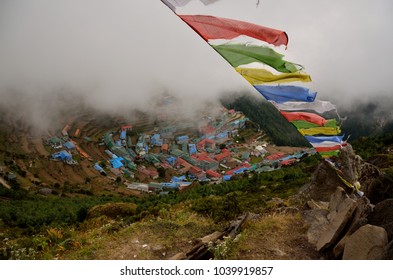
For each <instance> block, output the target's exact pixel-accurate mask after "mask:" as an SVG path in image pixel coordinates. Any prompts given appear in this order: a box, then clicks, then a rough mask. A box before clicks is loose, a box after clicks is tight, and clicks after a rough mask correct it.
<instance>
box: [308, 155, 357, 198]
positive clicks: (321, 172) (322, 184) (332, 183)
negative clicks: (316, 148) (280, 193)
mask: <svg viewBox="0 0 393 280" xmlns="http://www.w3.org/2000/svg"><path fill="white" fill-rule="evenodd" d="M337 187H341V188H342V189H345V190H346V191H347V192H348V193H351V191H352V190H350V189H348V187H347V186H346V185H345V184H344V183H343V182H342V181H341V180H340V178H339V177H338V176H337V174H336V171H335V170H334V168H332V166H331V165H330V164H329V163H327V162H326V161H322V162H321V163H320V164H319V165H318V167H317V169H316V170H315V172H314V174H313V177H312V179H311V182H310V184H309V185H308V186H307V188H306V189H305V190H304V191H303V192H302V194H303V195H304V196H305V197H306V198H307V199H313V200H315V201H329V200H330V196H331V195H332V194H333V193H334V192H335V191H336V189H337ZM347 189H348V190H347Z"/></svg>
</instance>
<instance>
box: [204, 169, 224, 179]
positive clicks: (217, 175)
mask: <svg viewBox="0 0 393 280" xmlns="http://www.w3.org/2000/svg"><path fill="white" fill-rule="evenodd" d="M206 174H207V175H208V176H209V177H211V178H221V174H219V173H217V172H215V171H213V170H210V169H209V170H207V171H206Z"/></svg>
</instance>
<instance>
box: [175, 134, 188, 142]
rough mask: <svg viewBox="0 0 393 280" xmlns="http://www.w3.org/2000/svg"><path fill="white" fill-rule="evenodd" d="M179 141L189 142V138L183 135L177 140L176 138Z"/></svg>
mask: <svg viewBox="0 0 393 280" xmlns="http://www.w3.org/2000/svg"><path fill="white" fill-rule="evenodd" d="M176 139H177V140H178V141H179V140H180V141H181V140H188V136H187V135H182V136H178V137H177V138H176Z"/></svg>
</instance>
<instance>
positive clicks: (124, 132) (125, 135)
mask: <svg viewBox="0 0 393 280" xmlns="http://www.w3.org/2000/svg"><path fill="white" fill-rule="evenodd" d="M126 137H127V131H126V130H123V131H122V132H120V139H122V140H125V139H126Z"/></svg>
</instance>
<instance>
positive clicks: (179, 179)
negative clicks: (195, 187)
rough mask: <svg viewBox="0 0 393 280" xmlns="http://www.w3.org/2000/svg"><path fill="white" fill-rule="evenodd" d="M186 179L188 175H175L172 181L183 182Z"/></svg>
mask: <svg viewBox="0 0 393 280" xmlns="http://www.w3.org/2000/svg"><path fill="white" fill-rule="evenodd" d="M184 180H186V176H185V175H183V176H180V177H176V176H173V177H172V180H171V181H172V182H182V181H184Z"/></svg>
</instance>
